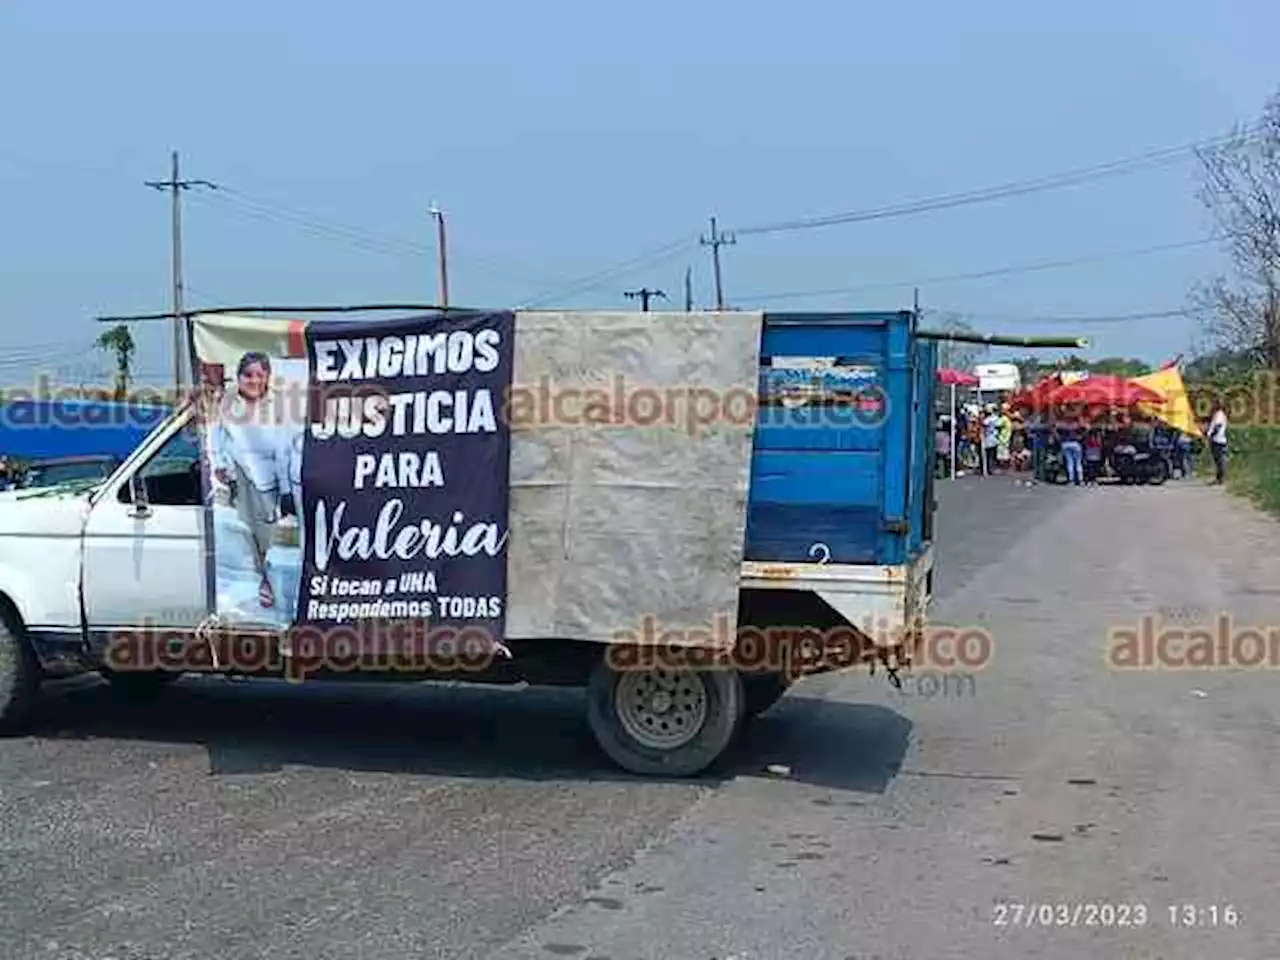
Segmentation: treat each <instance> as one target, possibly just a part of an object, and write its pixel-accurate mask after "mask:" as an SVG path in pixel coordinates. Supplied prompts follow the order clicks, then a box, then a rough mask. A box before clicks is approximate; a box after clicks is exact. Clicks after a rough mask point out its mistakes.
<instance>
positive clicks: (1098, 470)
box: [1084, 427, 1102, 485]
mask: <svg viewBox="0 0 1280 960" xmlns="http://www.w3.org/2000/svg"><path fill="white" fill-rule="evenodd" d="M1100 476H1102V433H1101V431H1099V430H1098V428H1097V427H1091V428H1090V429H1089V431H1088V432H1087V433H1086V434H1085V438H1084V482H1085V483H1086V484H1090V485H1092V484H1095V483H1097V482H1098V478H1099V477H1100Z"/></svg>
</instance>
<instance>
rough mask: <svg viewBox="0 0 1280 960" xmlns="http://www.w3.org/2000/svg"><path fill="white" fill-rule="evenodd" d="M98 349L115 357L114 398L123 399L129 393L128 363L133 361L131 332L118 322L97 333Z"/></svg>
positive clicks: (129, 372)
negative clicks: (108, 328)
mask: <svg viewBox="0 0 1280 960" xmlns="http://www.w3.org/2000/svg"><path fill="white" fill-rule="evenodd" d="M97 347H98V349H99V350H105V351H107V352H108V353H114V354H115V358H116V399H117V400H124V399H125V397H126V396H128V393H129V380H130V379H131V376H132V374H131V371H130V369H129V368H130V365H131V364H132V363H133V352H134V349H135V344H134V342H133V334H132V333H130V332H129V327H128V326H127V325H126V324H123V323H120V324H117V325H116V326H114V327H112V328H111V329H110V330H107V331H106V332H104V333H102V334H100V335H99V337H98V340H97Z"/></svg>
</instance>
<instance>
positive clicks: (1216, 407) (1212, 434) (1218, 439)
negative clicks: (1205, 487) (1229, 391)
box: [1205, 400, 1227, 484]
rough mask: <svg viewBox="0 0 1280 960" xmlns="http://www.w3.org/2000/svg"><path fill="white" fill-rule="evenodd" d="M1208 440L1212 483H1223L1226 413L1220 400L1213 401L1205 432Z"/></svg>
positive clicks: (1225, 462) (1225, 456) (1225, 469)
mask: <svg viewBox="0 0 1280 960" xmlns="http://www.w3.org/2000/svg"><path fill="white" fill-rule="evenodd" d="M1205 433H1206V435H1207V437H1208V439H1209V451H1210V452H1211V453H1212V454H1213V473H1214V479H1213V482H1214V483H1219V484H1220V483H1225V482H1226V479H1227V411H1226V410H1224V409H1223V407H1222V401H1221V400H1215V401H1213V414H1212V415H1211V416H1210V417H1209V429H1208V430H1206V431H1205Z"/></svg>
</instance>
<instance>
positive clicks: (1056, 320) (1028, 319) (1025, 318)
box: [925, 307, 1191, 326]
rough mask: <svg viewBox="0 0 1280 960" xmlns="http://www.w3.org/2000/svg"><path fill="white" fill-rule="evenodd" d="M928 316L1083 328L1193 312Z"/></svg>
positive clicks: (942, 311)
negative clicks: (1068, 315) (1084, 326)
mask: <svg viewBox="0 0 1280 960" xmlns="http://www.w3.org/2000/svg"><path fill="white" fill-rule="evenodd" d="M925 313H927V314H936V315H939V316H946V317H951V318H956V319H965V320H991V319H1000V320H1001V321H1002V322H1009V321H1014V322H1017V321H1022V322H1025V323H1031V324H1037V325H1039V324H1044V325H1048V326H1056V325H1062V326H1081V325H1090V324H1114V323H1133V322H1137V321H1142V320H1167V319H1172V318H1174V317H1188V316H1190V314H1191V311H1190V310H1188V309H1187V308H1186V307H1179V308H1173V309H1169V310H1148V311H1145V312H1140V313H1116V314H1102V315H1095V316H1083V317H1065V316H1041V315H1036V314H1026V313H1010V314H1003V315H1000V314H993V313H991V312H990V311H961V310H950V309H947V308H945V307H931V308H930V309H929V310H927V311H925Z"/></svg>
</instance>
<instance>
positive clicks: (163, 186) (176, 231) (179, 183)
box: [146, 150, 218, 403]
mask: <svg viewBox="0 0 1280 960" xmlns="http://www.w3.org/2000/svg"><path fill="white" fill-rule="evenodd" d="M146 185H147V186H148V187H151V188H152V189H153V190H168V191H169V193H170V195H171V203H172V210H171V218H172V237H171V239H170V245H171V247H170V249H171V253H170V260H171V263H172V268H173V389H174V393H175V396H174V402H175V403H176V402H177V401H178V400H179V395H180V394H181V393H182V368H183V367H184V366H186V358H184V357H183V355H182V332H183V329H184V327H185V321H186V317H185V316H184V314H183V303H182V293H183V290H182V200H181V197H182V191H183V190H191V189H192V188H194V187H208V188H209V189H210V190H217V189H218V185H217V184H216V183H210V182H209V181H208V180H183V179H182V178H181V177H180V176H179V175H178V151H177V150H174V151H173V154H172V156H171V163H170V168H169V179H168V180H148V181H146Z"/></svg>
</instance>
